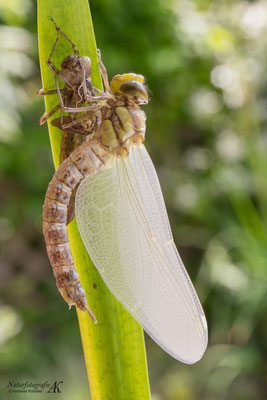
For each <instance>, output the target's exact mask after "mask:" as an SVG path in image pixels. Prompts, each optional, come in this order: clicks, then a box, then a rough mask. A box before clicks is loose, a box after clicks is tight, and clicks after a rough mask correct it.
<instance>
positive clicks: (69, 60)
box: [61, 54, 78, 69]
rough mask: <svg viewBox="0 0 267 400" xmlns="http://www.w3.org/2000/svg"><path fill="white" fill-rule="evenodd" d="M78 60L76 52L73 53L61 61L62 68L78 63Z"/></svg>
mask: <svg viewBox="0 0 267 400" xmlns="http://www.w3.org/2000/svg"><path fill="white" fill-rule="evenodd" d="M77 60H78V57H77V56H76V55H75V54H71V55H70V56H68V57H66V58H64V60H63V61H62V63H61V68H62V69H65V68H69V67H70V65H71V64H74V63H76V62H77Z"/></svg>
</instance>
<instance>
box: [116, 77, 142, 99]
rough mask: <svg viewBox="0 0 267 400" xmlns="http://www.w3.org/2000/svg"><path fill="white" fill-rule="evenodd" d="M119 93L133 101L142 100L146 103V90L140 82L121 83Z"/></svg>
mask: <svg viewBox="0 0 267 400" xmlns="http://www.w3.org/2000/svg"><path fill="white" fill-rule="evenodd" d="M120 91H121V92H123V93H125V94H127V95H128V96H132V97H133V98H134V99H139V98H143V99H144V100H146V101H148V94H147V90H146V88H145V86H144V85H143V84H142V83H141V82H138V81H134V80H133V81H126V82H123V83H122V84H121V86H120Z"/></svg>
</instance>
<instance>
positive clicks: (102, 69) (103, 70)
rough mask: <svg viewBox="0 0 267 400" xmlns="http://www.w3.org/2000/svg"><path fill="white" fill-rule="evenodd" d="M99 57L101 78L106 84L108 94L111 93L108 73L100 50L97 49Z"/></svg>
mask: <svg viewBox="0 0 267 400" xmlns="http://www.w3.org/2000/svg"><path fill="white" fill-rule="evenodd" d="M97 55H98V63H99V68H100V72H101V76H102V79H103V82H104V88H105V91H106V92H107V93H109V92H110V87H109V80H108V71H107V69H106V67H105V65H104V64H103V61H102V59H101V52H100V50H99V49H97Z"/></svg>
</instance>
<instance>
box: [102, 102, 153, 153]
mask: <svg viewBox="0 0 267 400" xmlns="http://www.w3.org/2000/svg"><path fill="white" fill-rule="evenodd" d="M116 97H117V99H115V100H112V101H110V102H108V103H107V107H104V108H103V110H102V122H101V124H100V127H99V130H98V137H99V140H100V141H101V143H102V144H103V145H104V146H106V147H108V149H109V151H111V152H115V153H117V154H118V153H119V154H120V153H122V152H123V151H122V148H123V149H125V148H126V149H128V148H129V146H130V145H131V144H132V143H142V142H143V141H144V138H145V128H146V116H145V113H144V112H143V110H141V109H140V107H139V106H138V105H137V104H134V103H132V104H129V103H128V102H127V101H123V100H122V99H123V96H116Z"/></svg>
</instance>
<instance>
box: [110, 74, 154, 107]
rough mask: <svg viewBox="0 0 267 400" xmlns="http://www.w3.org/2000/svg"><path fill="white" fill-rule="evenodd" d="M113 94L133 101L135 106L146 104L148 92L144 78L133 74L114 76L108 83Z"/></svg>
mask: <svg viewBox="0 0 267 400" xmlns="http://www.w3.org/2000/svg"><path fill="white" fill-rule="evenodd" d="M110 90H111V92H113V93H114V94H123V95H126V96H127V97H129V98H131V99H133V100H134V102H135V103H136V104H147V103H148V91H147V88H146V85H145V78H144V77H143V76H142V75H137V74H134V73H129V74H123V75H115V76H114V78H113V79H112V81H111V83H110Z"/></svg>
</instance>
